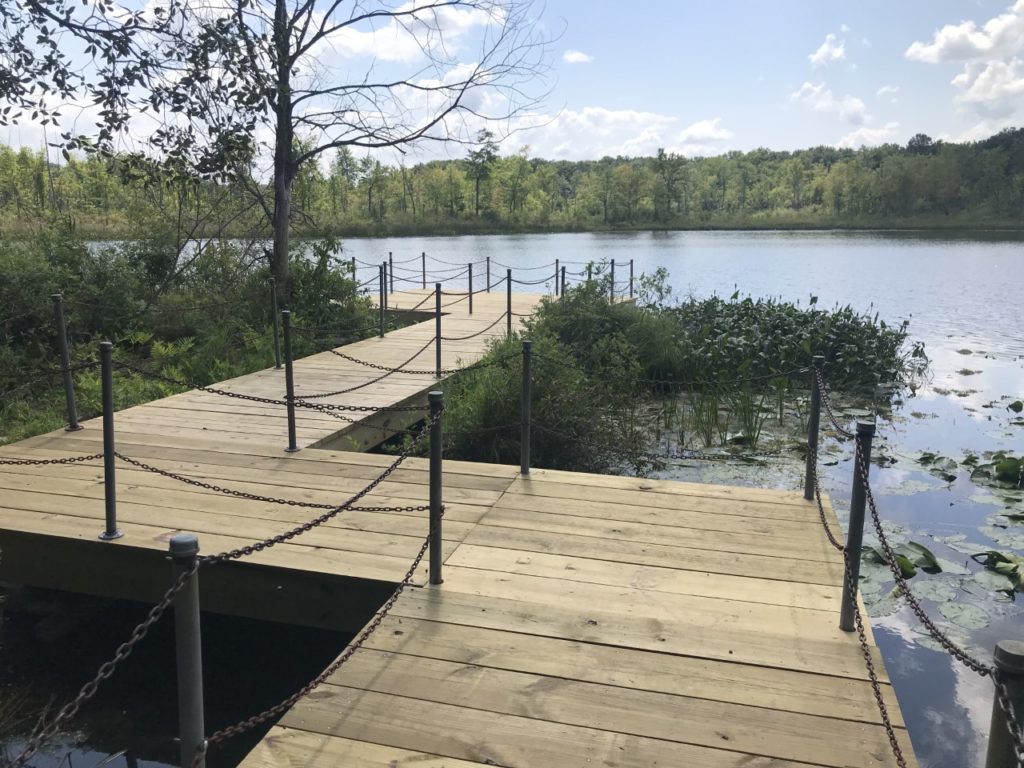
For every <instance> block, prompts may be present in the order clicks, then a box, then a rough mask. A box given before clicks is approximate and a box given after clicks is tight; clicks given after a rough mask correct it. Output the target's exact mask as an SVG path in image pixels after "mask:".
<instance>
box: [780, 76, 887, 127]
mask: <svg viewBox="0 0 1024 768" xmlns="http://www.w3.org/2000/svg"><path fill="white" fill-rule="evenodd" d="M789 99H790V101H792V102H794V103H798V104H803V105H805V106H807V107H809V108H810V109H811V110H813V111H814V112H834V113H836V114H838V115H839V116H840V117H841V118H843V119H844V120H846V121H848V122H850V123H853V124H854V125H863V124H864V123H865V122H867V120H868V113H867V107H866V106H865V105H864V102H863V101H861V100H860V99H858V98H857V97H856V96H851V95H849V94H846V95H845V96H843V97H842V98H836V97H835V95H834V94H833V93H832V91H831V90H830V89H829V88H828V86H826V85H825V83H818V84H817V85H813V84H812V83H809V82H807V83H804V84H803V85H801V86H800V88H799V89H798V90H796V91H794V92H793V93H791V94H790V96H789Z"/></svg>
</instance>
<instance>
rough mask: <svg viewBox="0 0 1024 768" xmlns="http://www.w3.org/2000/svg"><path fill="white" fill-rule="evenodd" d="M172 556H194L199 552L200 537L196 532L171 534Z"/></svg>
mask: <svg viewBox="0 0 1024 768" xmlns="http://www.w3.org/2000/svg"><path fill="white" fill-rule="evenodd" d="M170 552H171V557H194V556H195V555H197V554H199V537H198V536H196V535H195V534H194V533H176V534H174V535H173V536H171V544H170Z"/></svg>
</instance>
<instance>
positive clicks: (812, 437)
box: [804, 355, 825, 501]
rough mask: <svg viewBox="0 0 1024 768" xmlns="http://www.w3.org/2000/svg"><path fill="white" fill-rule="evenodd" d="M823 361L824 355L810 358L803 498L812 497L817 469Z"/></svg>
mask: <svg viewBox="0 0 1024 768" xmlns="http://www.w3.org/2000/svg"><path fill="white" fill-rule="evenodd" d="M824 362H825V356H824V355H815V356H814V357H813V358H811V366H812V367H811V413H810V415H809V416H808V417H807V468H806V470H805V472H804V498H805V499H807V500H808V501H810V500H811V499H813V498H814V475H815V474H816V473H817V471H818V432H819V426H820V424H821V391H820V390H819V389H818V372H819V371H820V370H821V366H822V364H823V363H824Z"/></svg>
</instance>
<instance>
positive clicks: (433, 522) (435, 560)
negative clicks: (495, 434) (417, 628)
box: [427, 391, 444, 584]
mask: <svg viewBox="0 0 1024 768" xmlns="http://www.w3.org/2000/svg"><path fill="white" fill-rule="evenodd" d="M427 400H428V401H429V402H430V583H431V584H440V583H441V582H442V581H444V579H443V578H442V577H441V557H442V554H441V551H442V549H443V547H442V544H443V543H444V541H443V538H442V533H441V516H442V515H443V514H444V503H443V502H442V500H441V460H442V455H441V451H442V450H443V449H442V447H441V446H442V439H441V438H442V432H441V428H442V425H441V420H442V418H443V416H442V413H443V411H444V393H443V392H437V391H433V392H429V393H427Z"/></svg>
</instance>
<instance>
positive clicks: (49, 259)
mask: <svg viewBox="0 0 1024 768" xmlns="http://www.w3.org/2000/svg"><path fill="white" fill-rule="evenodd" d="M336 251H337V247H336V244H335V245H333V246H332V245H331V244H327V245H324V246H322V247H318V248H316V249H313V250H312V252H311V253H312V257H311V258H307V257H305V255H304V254H302V253H300V254H298V255H296V257H295V259H294V266H293V275H294V280H293V284H292V293H291V295H290V296H289V297H286V301H285V306H288V305H291V306H292V307H293V308H294V309H295V324H296V328H297V330H296V334H295V344H294V349H295V355H296V356H302V355H304V354H308V353H310V352H313V351H316V350H318V349H321V348H323V347H324V346H325V345H327V344H332V345H333V344H336V343H345V342H347V341H351V340H355V339H359V338H363V337H365V336H366V335H367V333H368V332H367V331H366V329H367V328H368V327H370V326H371V325H373V321H374V316H373V313H372V312H371V311H370V305H369V302H368V301H367V300H366V299H365V298H362V297H358V296H357V295H356V291H355V286H354V284H353V282H352V280H351V279H349V278H347V277H344V276H343V274H342V272H341V271H340V270H339V269H338V264H337V262H336V260H335V258H334V254H335V253H336ZM172 255H173V257H172ZM268 275H269V273H268V271H267V268H266V267H265V266H264V254H263V253H262V252H256V253H253V252H251V251H249V250H247V249H245V248H243V247H242V246H240V245H236V244H233V243H227V242H223V241H205V242H192V243H190V244H188V247H187V249H185V250H184V252H179V250H178V248H177V246H176V245H175V244H174V243H173V242H169V241H167V240H166V239H163V238H152V239H148V240H141V241H132V242H126V243H123V244H120V245H118V246H116V247H110V248H103V249H100V250H97V251H94V252H93V251H90V250H89V249H87V248H86V247H85V246H84V245H83V244H82V243H81V242H79V241H77V240H75V239H74V238H72V237H70V236H69V235H67V234H66V231H65V230H62V229H57V230H53V231H50V230H47V231H46V232H45V233H43V235H41V236H40V237H39V238H37V240H36V241H34V242H32V243H28V242H16V243H12V242H0V306H3V307H5V308H7V309H6V310H5V312H4V316H3V317H0V371H2V373H0V392H3V393H8V391H9V390H11V389H13V388H15V387H18V385H19V384H21V383H22V382H24V381H26V380H29V379H32V378H33V377H41V378H42V381H41V382H40V383H39V384H37V385H35V386H32V387H22V388H19V389H17V390H16V391H14V392H11V393H10V394H9V395H6V394H5V397H4V398H3V401H2V403H0V442H7V441H11V440H16V439H20V438H22V437H26V436H28V435H31V434H37V433H39V432H45V431H49V430H51V429H55V428H57V427H58V426H60V424H61V423H62V420H63V410H64V400H63V392H62V389H61V388H60V386H59V378H58V377H56V376H52V375H49V374H50V372H52V371H53V369H55V368H56V367H57V366H58V358H57V353H56V340H55V339H56V328H55V323H54V319H53V304H52V301H51V299H50V295H51V294H52V293H55V292H61V293H63V295H64V297H65V318H66V323H67V328H68V336H69V339H70V343H71V348H72V360H73V362H82V361H88V360H93V359H95V356H96V344H97V342H98V341H100V340H110V341H113V342H114V344H115V359H117V360H123V361H130V362H140V361H141V362H145V363H146V364H147V365H149V366H150V367H153V368H156V369H158V370H160V371H161V372H163V373H164V374H165V375H167V376H170V377H172V378H175V379H181V380H184V381H189V382H195V383H197V384H210V383H213V382H216V381H222V380H224V379H228V378H232V377H234V376H238V375H241V374H243V373H247V372H250V371H253V370H258V369H260V368H265V367H267V366H268V365H269V364H271V363H272V361H273V359H274V357H273V336H272V327H271V322H272V318H271V303H270V289H269V285H268V282H267V278H268ZM325 326H326V327H325ZM304 328H309V329H310V330H309V331H308V332H307V331H303V329H304ZM115 390H116V393H117V395H116V405H117V407H118V408H122V407H127V406H129V405H133V404H135V403H139V402H145V401H147V400H152V399H155V398H160V397H165V396H166V395H168V394H171V393H172V391H173V390H174V388H173V387H168V386H167V385H165V384H160V383H156V382H153V381H151V380H149V379H142V378H139V377H137V376H135V375H133V374H129V373H127V372H125V371H119V372H118V373H117V382H116V387H115ZM76 392H77V395H78V398H77V399H78V404H79V411H80V414H81V416H82V417H83V418H89V417H90V416H94V415H96V414H97V413H99V409H100V400H99V379H98V377H97V374H96V373H95V372H94V371H83V372H80V373H78V374H77V375H76Z"/></svg>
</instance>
